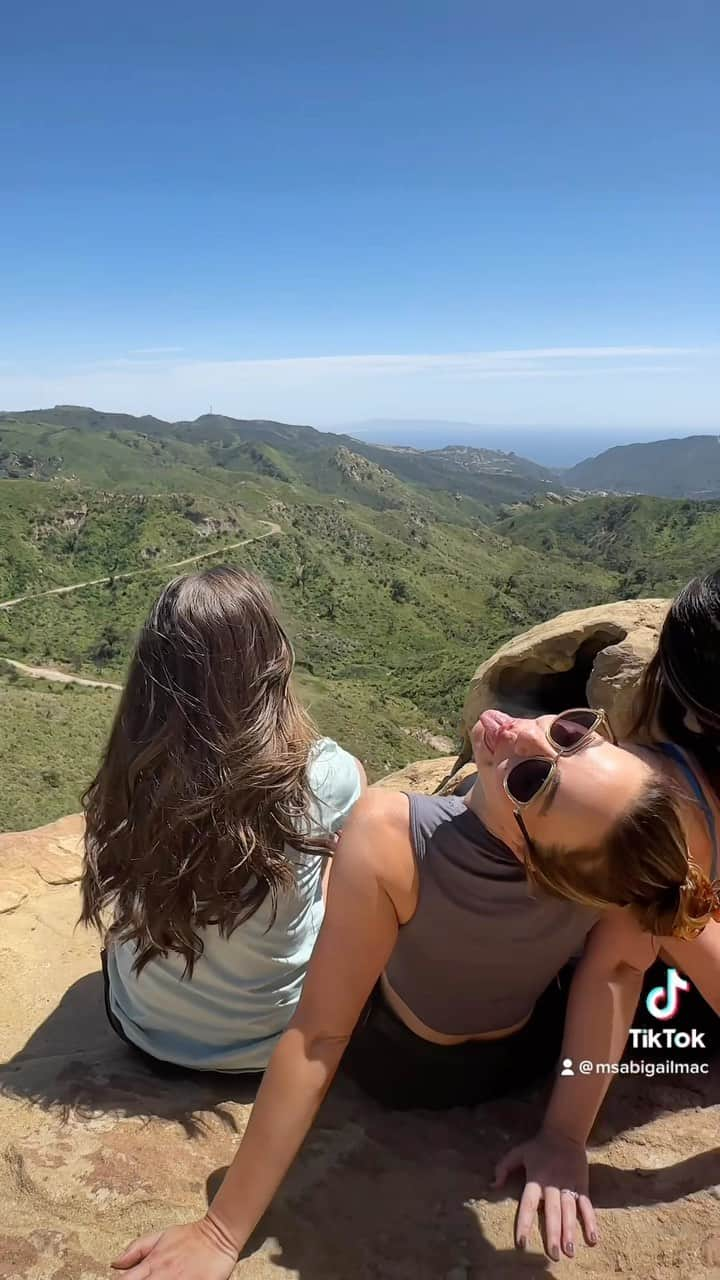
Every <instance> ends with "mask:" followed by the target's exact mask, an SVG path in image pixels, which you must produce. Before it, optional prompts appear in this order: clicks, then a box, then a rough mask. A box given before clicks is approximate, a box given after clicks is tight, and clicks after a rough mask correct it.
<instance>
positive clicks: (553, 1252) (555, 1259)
mask: <svg viewBox="0 0 720 1280" xmlns="http://www.w3.org/2000/svg"><path fill="white" fill-rule="evenodd" d="M550 1257H551V1258H552V1260H553V1262H559V1261H560V1250H559V1249H558V1247H557V1245H556V1244H554V1245H553V1247H552V1249H551V1250H550Z"/></svg>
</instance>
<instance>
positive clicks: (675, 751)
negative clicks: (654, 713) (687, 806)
mask: <svg viewBox="0 0 720 1280" xmlns="http://www.w3.org/2000/svg"><path fill="white" fill-rule="evenodd" d="M656 746H657V749H658V751H662V753H663V755H665V756H670V758H671V759H672V760H674V761H675V762H676V764H679V765H680V768H681V769H682V771H683V773H684V774H685V777H686V778H687V780H688V782H689V783H690V786H691V787H692V789H693V791H694V793H695V795H696V797H697V800H698V803H699V804H700V806H701V808H702V811H703V813H704V814H705V820H706V822H707V824H708V827H709V829H710V837H711V839H712V844H713V861H712V871H711V872H710V877H711V879H713V880H714V879H715V878H716V877H717V876H718V874H719V872H718V852H719V851H718V837H717V824H716V822H715V814H714V813H713V811H712V809H711V808H710V805H709V804H708V802H707V797H706V795H705V792H704V791H703V789H702V787H701V786H700V783H699V782H698V779H697V776H696V774H695V771H694V769H693V768H692V766H691V765H690V764H689V763H688V760H687V758H686V756H685V752H684V751H683V750H682V749H681V748H680V747H678V746H677V744H676V743H674V742H658V743H657V744H656Z"/></svg>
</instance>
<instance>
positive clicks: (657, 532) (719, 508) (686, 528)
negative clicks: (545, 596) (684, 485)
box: [498, 497, 720, 596]
mask: <svg viewBox="0 0 720 1280" xmlns="http://www.w3.org/2000/svg"><path fill="white" fill-rule="evenodd" d="M498 528H499V529H500V530H501V531H502V532H503V533H505V534H507V535H508V536H509V537H511V538H512V539H513V541H515V542H517V543H520V544H522V545H525V546H529V547H532V548H533V549H534V550H536V551H537V552H540V553H543V552H544V553H547V554H550V555H556V554H557V553H558V552H560V551H561V552H562V554H563V555H565V556H567V558H568V561H569V562H570V563H573V564H577V565H582V564H587V563H588V561H590V562H592V564H593V565H594V566H597V567H602V568H604V569H606V570H609V571H610V572H611V573H612V574H613V575H614V578H615V581H616V591H617V593H619V595H620V596H639V595H646V596H652V595H659V596H667V595H674V594H675V592H676V591H677V590H678V588H679V587H680V586H682V585H683V584H684V583H685V582H687V581H688V580H689V579H690V578H691V577H693V576H694V575H695V574H698V573H707V572H709V571H710V570H712V569H715V568H718V567H719V566H720V502H689V501H672V500H671V499H664V498H645V497H633V498H586V499H585V500H584V501H582V502H576V503H572V504H570V505H567V506H556V505H550V504H542V505H539V506H538V507H536V508H535V509H533V510H526V511H518V512H517V513H514V514H512V515H511V516H509V517H508V518H506V519H504V520H502V521H501V522H500V523H499V525H498Z"/></svg>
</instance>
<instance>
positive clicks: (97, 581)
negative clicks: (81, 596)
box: [0, 520, 282, 609]
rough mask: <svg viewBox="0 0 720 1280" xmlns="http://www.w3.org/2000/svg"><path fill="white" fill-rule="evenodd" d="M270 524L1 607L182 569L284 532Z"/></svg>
mask: <svg viewBox="0 0 720 1280" xmlns="http://www.w3.org/2000/svg"><path fill="white" fill-rule="evenodd" d="M261 523H262V524H266V525H267V526H268V528H267V530H266V532H265V533H256V534H255V536H254V537H253V538H243V539H242V541H241V542H229V543H228V544H227V545H226V546H224V547H215V549H214V550H213V551H201V552H200V553H199V555H196V556H187V557H186V559H185V560H170V561H169V563H167V564H153V565H151V566H150V568H148V569H129V570H127V572H125V573H112V574H108V576H107V577H106V578H86V579H85V581H84V582H73V583H72V584H71V585H70V586H69V587H49V588H48V589H47V591H29V592H28V593H27V595H24V596H15V598H14V599H13V600H0V609H10V608H12V606H13V605H14V604H22V603H23V601H25V600H40V599H41V598H42V597H43V596H63V595H68V593H69V592H71V591H79V590H80V589H81V587H101V586H103V585H104V583H106V582H119V581H121V580H122V581H125V579H127V578H142V577H144V576H145V575H146V574H150V573H160V572H164V570H165V569H182V568H183V567H184V566H185V565H187V564H197V563H198V561H199V560H207V559H208V557H209V556H220V555H224V553H225V552H226V551H236V550H237V548H238V547H247V546H249V545H250V543H251V542H262V540H263V538H272V537H274V536H275V535H276V534H279V533H282V529H281V528H280V525H279V524H275V522H274V521H273V520H262V521H261Z"/></svg>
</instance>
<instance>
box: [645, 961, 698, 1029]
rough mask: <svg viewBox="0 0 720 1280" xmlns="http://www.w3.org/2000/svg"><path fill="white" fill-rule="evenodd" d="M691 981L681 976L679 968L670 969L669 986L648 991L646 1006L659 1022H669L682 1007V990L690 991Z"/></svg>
mask: <svg viewBox="0 0 720 1280" xmlns="http://www.w3.org/2000/svg"><path fill="white" fill-rule="evenodd" d="M689 990H690V983H689V982H688V981H687V979H686V978H681V977H680V974H679V973H678V971H677V969H668V971H667V987H653V989H652V991H650V992H649V993H648V997H647V999H646V1001H645V1008H646V1009H647V1011H648V1013H649V1014H651V1016H652V1017H653V1018H657V1019H658V1021H659V1022H669V1020H670V1018H674V1017H675V1014H676V1013H677V1011H678V1009H679V1007H680V992H681V991H689Z"/></svg>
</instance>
